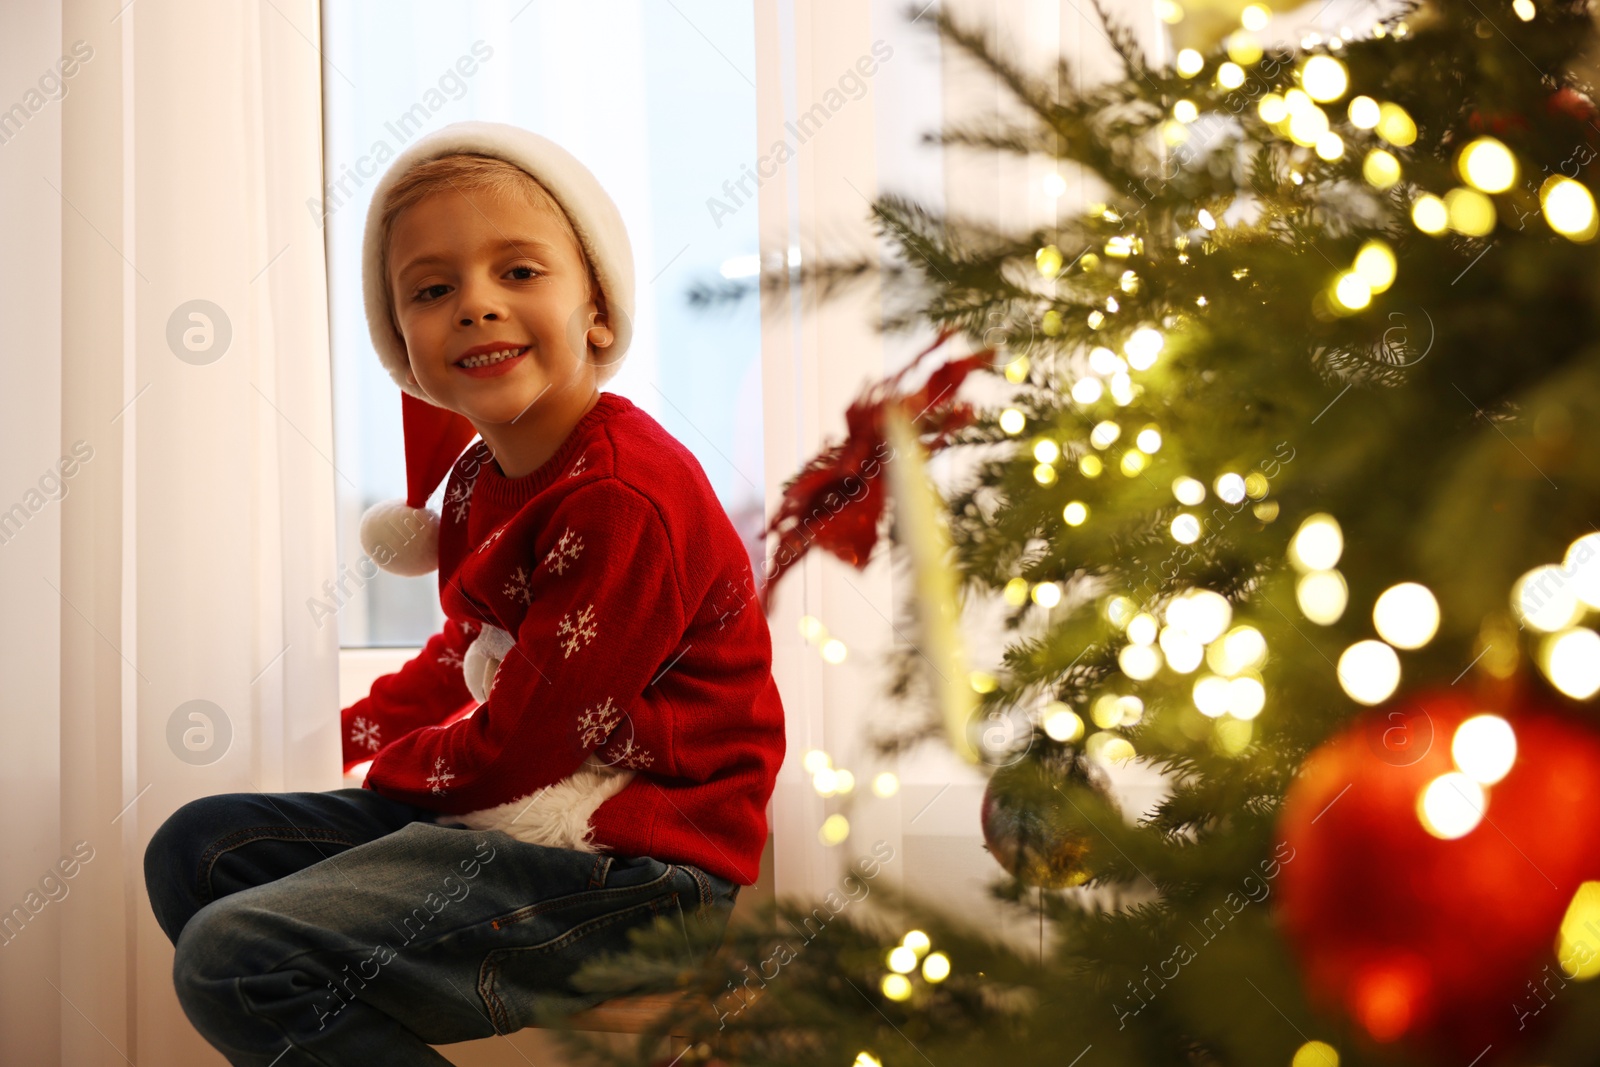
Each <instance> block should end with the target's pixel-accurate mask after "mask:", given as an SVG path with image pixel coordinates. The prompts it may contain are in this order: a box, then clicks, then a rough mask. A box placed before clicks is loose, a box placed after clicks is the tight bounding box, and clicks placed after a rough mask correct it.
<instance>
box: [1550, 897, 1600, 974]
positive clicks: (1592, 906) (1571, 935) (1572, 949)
mask: <svg viewBox="0 0 1600 1067" xmlns="http://www.w3.org/2000/svg"><path fill="white" fill-rule="evenodd" d="M1597 930H1600V882H1584V883H1583V884H1582V885H1580V886H1579V887H1578V891H1577V892H1576V893H1574V894H1572V903H1570V904H1568V905H1567V913H1566V915H1565V916H1563V917H1562V919H1561V933H1560V936H1559V937H1558V938H1557V940H1556V959H1557V960H1558V961H1559V963H1560V965H1561V969H1562V971H1564V972H1565V973H1566V975H1567V977H1569V978H1572V979H1575V980H1577V981H1579V982H1585V981H1588V980H1589V979H1590V978H1593V977H1594V976H1595V975H1600V944H1596V938H1595V931H1597Z"/></svg>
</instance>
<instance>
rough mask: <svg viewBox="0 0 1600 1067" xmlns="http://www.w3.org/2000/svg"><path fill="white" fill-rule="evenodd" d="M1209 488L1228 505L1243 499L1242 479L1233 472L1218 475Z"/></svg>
mask: <svg viewBox="0 0 1600 1067" xmlns="http://www.w3.org/2000/svg"><path fill="white" fill-rule="evenodd" d="M1211 488H1213V489H1215V490H1216V492H1217V495H1218V496H1219V497H1221V498H1222V499H1223V501H1224V502H1225V503H1228V504H1237V503H1239V502H1240V501H1241V500H1243V499H1244V497H1245V488H1244V479H1243V478H1241V477H1240V476H1239V475H1237V474H1235V473H1234V472H1233V471H1228V472H1226V473H1224V474H1221V475H1219V476H1218V477H1217V480H1216V481H1215V482H1213V483H1212V486H1211Z"/></svg>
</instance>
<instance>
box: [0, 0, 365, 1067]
mask: <svg viewBox="0 0 1600 1067" xmlns="http://www.w3.org/2000/svg"><path fill="white" fill-rule="evenodd" d="M30 7H31V5H30ZM12 18H13V15H12V13H8V15H7V22H8V27H7V28H8V31H9V30H10V29H11V20H12ZM29 18H30V19H37V20H38V21H37V23H36V24H33V25H31V26H30V29H31V30H32V31H33V32H31V33H30V34H28V35H27V37H26V43H25V44H23V43H21V42H19V41H18V40H16V39H15V38H14V39H13V40H12V41H11V43H9V44H8V45H7V46H5V47H6V49H7V52H6V56H5V58H6V62H5V69H7V70H8V71H32V70H39V71H45V70H48V69H51V67H52V65H53V64H55V63H56V61H57V59H58V57H59V56H61V55H64V54H65V55H73V54H75V53H74V51H73V49H74V44H75V43H77V44H78V45H79V51H78V53H76V54H83V53H88V58H86V59H83V60H81V61H80V62H79V63H78V64H77V65H76V70H75V72H74V73H73V75H72V76H71V77H70V78H66V79H64V84H65V89H66V91H65V93H64V95H63V96H62V97H60V98H59V99H55V100H53V101H50V102H49V103H48V104H47V106H45V107H43V108H41V109H39V111H38V113H37V114H36V115H33V116H31V117H30V118H29V121H28V122H27V124H26V126H25V127H24V128H23V129H22V130H21V131H20V133H18V134H17V135H16V136H15V137H13V138H12V142H14V143H12V142H8V143H6V144H5V145H4V146H3V147H0V175H3V182H4V189H5V191H6V194H7V195H6V196H5V198H4V199H5V205H6V206H5V207H4V208H3V210H4V211H5V213H6V216H7V222H8V239H7V240H6V241H5V243H4V246H3V248H0V257H3V262H4V275H5V277H7V278H17V279H26V281H25V284H26V285H27V286H28V287H29V289H30V290H31V292H32V294H33V295H32V300H31V307H29V308H27V309H26V310H27V312H28V314H29V316H30V317H32V318H34V319H35V320H36V322H35V325H34V326H32V327H30V332H29V334H28V336H27V347H28V348H29V349H31V350H32V351H33V352H36V353H38V354H39V357H40V358H37V359H19V358H17V357H18V355H19V354H20V353H19V352H18V351H17V350H14V351H13V353H12V356H11V357H10V358H8V360H7V369H6V374H7V377H8V380H9V383H10V384H11V385H12V386H13V388H9V389H7V390H5V391H4V399H3V400H0V403H4V404H5V405H6V408H5V414H6V419H5V421H6V422H7V423H8V424H10V425H12V426H13V427H16V426H26V427H27V428H28V433H27V434H26V435H23V434H21V433H20V432H18V431H17V430H15V429H13V430H12V431H10V437H8V441H7V443H8V449H7V457H6V460H5V471H6V474H7V483H8V484H6V485H4V486H0V491H3V492H4V493H5V494H9V495H13V496H14V495H16V494H17V493H19V492H20V491H21V489H22V484H21V481H20V479H21V478H29V479H30V480H32V479H36V478H37V477H38V471H39V470H44V469H45V468H46V467H48V466H50V465H51V464H52V463H55V462H56V460H57V458H58V454H59V455H60V456H69V455H76V456H78V457H79V462H77V463H76V464H75V465H74V466H73V468H72V471H71V475H70V477H69V478H67V479H66V486H67V490H66V492H65V494H64V495H63V496H61V498H60V499H59V501H58V502H56V503H54V504H53V505H51V506H50V507H49V508H48V509H42V510H41V513H40V514H39V515H37V516H34V517H33V518H31V519H30V520H29V522H28V523H27V525H26V526H25V527H24V528H22V529H21V531H20V533H19V534H18V536H16V537H15V538H14V539H13V542H14V543H9V544H7V545H5V546H4V552H3V553H0V556H3V557H4V560H3V562H4V566H5V575H4V578H3V583H4V587H5V588H6V589H7V590H8V591H10V592H11V593H12V599H11V604H12V607H13V610H12V611H8V612H7V614H6V618H5V619H4V621H3V622H0V626H4V627H5V630H6V639H5V640H4V641H0V656H4V657H5V661H4V662H5V665H6V667H7V676H8V677H12V678H17V679H20V680H22V682H23V684H22V685H21V686H20V687H19V688H20V690H21V691H20V692H18V693H16V697H18V698H19V699H17V700H15V701H14V702H13V703H11V705H10V706H9V707H8V708H7V709H6V715H7V719H8V723H9V724H10V725H12V726H13V728H15V727H18V726H21V727H22V728H23V729H24V730H25V732H26V739H25V742H24V744H23V745H22V746H21V750H20V751H19V752H17V753H16V754H15V756H14V758H11V759H8V763H11V764H13V765H12V766H9V767H8V770H7V774H6V779H7V781H6V786H5V789H6V792H7V793H8V794H15V793H16V792H17V786H16V784H14V783H16V781H17V779H16V778H14V775H16V774H25V775H27V776H28V778H29V779H30V781H29V784H28V787H27V788H28V790H29V793H30V795H29V798H28V799H27V800H26V801H25V802H24V803H21V804H18V805H16V806H15V809H14V810H16V811H21V812H25V813H27V814H29V815H32V816H34V817H33V818H31V819H24V820H13V821H11V824H10V826H9V827H8V829H7V830H6V831H5V836H4V838H3V844H0V853H3V861H0V870H4V871H5V872H6V874H7V880H6V883H5V884H4V887H3V888H0V893H3V894H5V895H4V896H0V901H4V902H5V903H4V904H3V905H0V906H4V907H9V905H10V901H11V898H13V897H15V898H16V899H17V900H18V901H19V902H21V901H23V895H24V894H25V893H26V892H27V891H28V888H29V885H28V883H29V881H30V880H31V881H32V882H33V883H34V885H35V887H37V884H38V883H39V881H40V876H41V872H46V871H47V868H48V867H53V866H54V865H55V864H56V862H57V859H58V857H60V856H64V855H65V856H71V855H73V849H74V846H75V845H77V844H78V843H79V842H82V845H81V846H79V852H78V853H77V855H78V856H79V858H80V860H81V862H79V863H78V864H77V865H76V867H75V869H74V871H73V873H72V874H71V875H70V876H67V875H65V874H61V875H60V876H59V879H58V881H57V883H56V884H59V885H60V886H63V887H64V888H65V890H66V891H65V892H64V893H62V894H61V896H60V899H58V900H48V903H47V904H46V906H44V907H43V908H41V909H40V910H39V911H38V913H37V915H33V916H31V917H30V918H29V919H28V920H27V921H26V922H25V923H24V924H23V925H22V926H21V927H20V928H19V932H18V934H17V936H15V937H14V939H13V940H11V941H9V942H8V943H7V944H6V945H5V946H4V948H3V949H0V988H4V990H5V995H4V997H3V998H0V1062H6V1063H30V1064H32V1063H37V1064H49V1063H71V1064H122V1063H127V1062H138V1063H147V1062H148V1063H156V1062H167V1063H184V1064H207V1063H217V1064H220V1063H222V1062H223V1060H222V1058H221V1057H220V1056H219V1055H218V1054H217V1053H216V1052H215V1051H214V1050H212V1049H211V1048H210V1047H209V1046H208V1045H206V1044H205V1043H204V1041H202V1040H201V1038H200V1037H199V1036H198V1035H197V1034H196V1033H195V1032H194V1030H193V1028H192V1027H191V1026H190V1025H189V1024H188V1021H187V1020H186V1019H185V1018H184V1016H183V1014H182V1011H181V1009H180V1008H179V1007H178V1004H177V1001H176V998H175V996H174V994H173V992H172V983H171V963H172V947H171V945H170V944H169V943H168V942H167V940H166V938H165V937H164V936H163V935H162V933H161V932H160V930H159V929H158V928H157V926H156V924H155V921H154V917H153V916H152V915H151V913H150V910H149V904H148V901H147V899H146V897H145V893H144V877H143V867H142V858H143V850H144V846H145V844H146V843H147V842H148V840H149V838H150V836H151V834H152V833H154V831H155V830H156V828H157V827H159V826H160V824H161V822H162V821H163V820H164V819H165V818H166V817H167V815H169V814H170V813H171V812H172V811H173V810H174V809H176V808H177V807H178V806H180V805H181V804H183V803H184V802H186V801H188V800H190V799H192V798H194V797H198V796H202V795H206V794H211V793H218V792H227V791H246V790H265V791H278V790H296V789H332V788H338V787H339V785H340V784H341V783H340V778H339V762H338V736H337V721H338V720H337V712H338V707H339V704H338V688H337V684H338V680H337V668H338V636H337V632H336V628H335V627H334V626H333V625H332V623H331V622H330V621H328V620H323V624H322V625H321V626H319V625H318V624H317V621H316V620H315V619H314V618H313V616H312V614H311V613H310V612H309V611H308V609H307V606H306V601H307V598H308V597H311V596H315V595H317V592H318V589H319V587H320V585H321V583H322V582H323V581H324V580H326V579H328V578H333V577H336V573H337V572H336V562H335V554H334V548H335V531H334V511H333V499H334V492H333V484H334V479H335V478H338V477H340V475H339V474H338V472H337V471H336V470H335V469H334V468H333V466H332V456H333V446H332V424H331V396H330V377H331V376H330V371H329V360H328V336H327V307H326V304H327V297H326V293H327V287H326V281H327V279H326V268H325V259H324V250H323V240H322V231H321V230H320V228H319V227H318V226H317V224H316V222H315V221H314V219H313V217H312V216H311V214H310V213H309V212H307V211H306V209H305V206H304V205H305V203H306V202H307V200H309V199H312V198H314V197H316V196H318V195H319V192H320V187H321V175H322V162H321V160H322V148H321V74H320V71H321V65H322V60H321V57H320V56H319V53H318V50H317V41H318V38H319V30H318V5H317V4H316V3H315V0H271V2H268V3H240V4H214V3H206V2H203V0H164V2H159V3H153V2H146V3H136V4H131V5H130V4H127V3H126V0H65V2H62V3H57V4H54V5H40V7H39V8H38V9H36V10H34V11H31V12H30V15H29ZM335 76H336V75H335ZM12 194H15V195H12ZM24 232H25V233H26V234H27V235H28V239H26V240H20V241H19V240H14V239H11V235H12V234H13V233H16V234H21V233H24ZM12 299H13V301H15V300H16V297H15V296H13V298H12ZM10 310H11V311H12V312H13V316H11V317H13V318H15V316H16V313H18V312H21V311H23V310H24V309H23V308H19V307H15V306H13V307H12V308H11V309H10ZM52 325H53V327H54V329H56V330H57V331H58V339H57V340H56V342H55V344H54V345H52V344H51V343H50V340H49V336H48V335H49V332H50V329H51V327H52ZM55 351H59V352H60V355H61V358H60V360H59V361H57V360H56V359H54V358H52V356H53V354H54V352H55ZM75 445H76V446H77V451H76V452H74V446H75ZM35 468H38V470H35ZM26 471H32V472H33V474H32V475H31V476H30V475H24V474H22V472H26ZM23 634H27V636H26V637H25V638H24V639H21V640H14V638H18V637H20V636H21V635H23ZM85 855H87V856H89V858H88V859H86V860H83V859H82V857H83V856H85ZM57 892H59V890H58V891H57ZM47 899H48V898H47ZM24 907H25V910H26V906H25V905H24ZM13 925H16V923H15V922H14V924H13Z"/></svg>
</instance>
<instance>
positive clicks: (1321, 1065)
mask: <svg viewBox="0 0 1600 1067" xmlns="http://www.w3.org/2000/svg"><path fill="white" fill-rule="evenodd" d="M1289 1067H1339V1053H1338V1051H1337V1050H1336V1049H1335V1048H1334V1047H1333V1046H1332V1045H1330V1044H1328V1043H1327V1042H1326V1041H1307V1042H1306V1043H1305V1044H1303V1045H1301V1046H1300V1047H1299V1048H1297V1049H1295V1051H1294V1059H1292V1060H1290V1061H1289Z"/></svg>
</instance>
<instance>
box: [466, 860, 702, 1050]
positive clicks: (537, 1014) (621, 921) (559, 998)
mask: <svg viewBox="0 0 1600 1067" xmlns="http://www.w3.org/2000/svg"><path fill="white" fill-rule="evenodd" d="M664 866H665V865H664ZM673 873H674V872H673V870H672V868H671V867H670V866H668V868H667V870H666V872H665V874H664V875H662V876H661V877H660V878H657V879H654V880H652V881H651V882H649V883H646V884H647V885H657V884H659V886H660V887H661V892H657V893H655V894H654V895H648V896H645V898H644V899H639V897H638V895H637V894H633V893H630V894H625V895H622V896H618V895H617V894H616V891H615V890H610V891H608V890H596V891H594V892H592V893H587V894H581V895H582V896H585V897H589V898H592V900H591V902H592V903H594V904H595V905H597V906H598V907H599V908H601V909H603V910H601V911H599V913H598V914H589V915H587V916H584V917H582V918H581V919H580V918H579V915H578V913H577V911H576V909H575V908H574V907H573V905H574V904H575V903H576V901H574V900H573V898H571V897H568V898H564V899H562V900H560V901H551V902H550V903H552V904H556V903H560V904H563V905H566V907H564V908H563V909H562V910H561V911H560V912H557V913H545V915H546V917H547V918H550V919H553V918H555V916H556V915H557V914H559V915H560V916H561V918H562V919H563V920H564V921H571V920H576V921H574V922H573V923H572V925H571V926H569V927H567V928H566V929H563V930H561V931H560V932H559V933H556V934H555V935H554V936H552V937H549V938H547V939H546V940H543V941H541V942H538V943H537V944H531V945H518V946H515V947H507V948H495V949H490V950H489V952H488V953H487V954H486V955H485V956H484V960H483V964H482V966H481V967H480V968H479V972H478V993H479V995H480V996H481V997H482V998H483V1003H484V1006H485V1007H486V1008H487V1009H488V1012H489V1018H490V1021H491V1022H492V1023H493V1025H494V1028H495V1031H496V1032H497V1033H501V1034H509V1033H512V1032H514V1031H516V1030H520V1029H522V1028H523V1027H525V1026H534V1025H538V1024H539V1023H541V1022H544V1021H547V1018H548V1016H547V1014H546V1013H549V1012H551V1011H555V1012H561V1013H564V1012H570V1011H577V1010H581V1009H583V1008H586V1007H590V1006H592V1005H594V1004H596V1003H598V1002H599V1001H600V1000H601V999H602V997H601V996H598V995H596V994H593V993H585V992H582V991H580V990H578V989H577V988H575V987H574V986H573V985H572V982H571V979H572V976H573V975H574V974H575V973H576V972H577V971H578V969H579V968H580V967H581V966H582V965H583V964H585V963H586V962H588V961H589V960H591V959H593V958H595V957H597V956H601V955H606V954H609V953H621V952H627V951H628V950H629V949H630V947H631V946H630V942H629V937H628V934H629V931H631V930H633V929H635V928H637V927H641V926H648V925H650V924H652V923H654V922H655V921H656V918H657V916H659V915H661V914H662V913H663V912H666V913H671V912H672V911H673V910H675V909H677V908H678V907H679V906H680V905H679V903H678V892H677V891H676V890H674V889H671V888H669V886H670V881H671V879H672V876H673ZM608 893H609V894H610V895H611V896H610V899H607V894H608ZM624 901H626V902H625V903H624ZM619 905H620V906H619ZM523 910H524V911H526V910H527V909H523ZM528 918H530V919H531V918H534V917H532V916H529V917H528ZM497 923H499V924H501V925H502V926H503V925H504V920H497ZM558 925H565V922H562V923H559V924H558ZM538 926H539V927H543V928H544V932H546V933H548V932H549V926H548V924H547V923H546V922H540V923H538ZM530 929H533V928H530Z"/></svg>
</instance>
